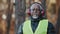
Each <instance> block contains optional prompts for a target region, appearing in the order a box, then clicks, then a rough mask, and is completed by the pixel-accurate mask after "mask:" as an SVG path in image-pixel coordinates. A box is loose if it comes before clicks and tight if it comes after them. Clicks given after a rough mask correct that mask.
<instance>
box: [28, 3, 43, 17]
mask: <svg viewBox="0 0 60 34" xmlns="http://www.w3.org/2000/svg"><path fill="white" fill-rule="evenodd" d="M35 3H37V2H35ZM35 3H33V4H35ZM33 4H31V6H32V5H33ZM37 4H39V5H40V7H41V9H40V10H41V12H40V13H41V15H42V16H44V10H43V8H42V5H41V4H40V3H37ZM31 6H30V7H31ZM28 15H31V9H30V8H29V12H28Z"/></svg>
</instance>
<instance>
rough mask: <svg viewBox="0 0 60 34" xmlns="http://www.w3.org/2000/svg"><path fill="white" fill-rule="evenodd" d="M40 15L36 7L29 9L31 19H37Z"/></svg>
mask: <svg viewBox="0 0 60 34" xmlns="http://www.w3.org/2000/svg"><path fill="white" fill-rule="evenodd" d="M39 15H40V8H39V7H38V6H37V5H34V6H33V8H32V9H31V16H32V17H33V18H38V16H39Z"/></svg>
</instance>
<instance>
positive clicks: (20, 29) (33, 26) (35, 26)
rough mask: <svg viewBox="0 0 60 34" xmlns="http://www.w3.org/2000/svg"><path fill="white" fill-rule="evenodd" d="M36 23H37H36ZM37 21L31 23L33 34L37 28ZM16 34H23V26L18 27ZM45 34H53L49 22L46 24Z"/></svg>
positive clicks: (52, 27) (52, 28) (51, 25)
mask: <svg viewBox="0 0 60 34" xmlns="http://www.w3.org/2000/svg"><path fill="white" fill-rule="evenodd" d="M36 22H37V23H36ZM38 24H39V23H38V21H31V27H32V30H33V32H35V30H36V28H37V26H38ZM17 34H23V24H22V25H20V27H19V29H18V32H17ZM47 34H55V29H54V26H53V24H51V23H50V22H48V30H47Z"/></svg>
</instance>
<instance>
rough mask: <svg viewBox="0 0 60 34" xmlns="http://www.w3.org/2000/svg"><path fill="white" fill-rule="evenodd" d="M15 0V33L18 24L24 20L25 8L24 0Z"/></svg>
mask: <svg viewBox="0 0 60 34" xmlns="http://www.w3.org/2000/svg"><path fill="white" fill-rule="evenodd" d="M15 1H16V2H15V3H16V9H15V14H16V25H15V28H16V29H15V30H16V34H17V31H18V28H19V26H20V25H21V24H22V23H23V22H24V20H25V9H26V0H15Z"/></svg>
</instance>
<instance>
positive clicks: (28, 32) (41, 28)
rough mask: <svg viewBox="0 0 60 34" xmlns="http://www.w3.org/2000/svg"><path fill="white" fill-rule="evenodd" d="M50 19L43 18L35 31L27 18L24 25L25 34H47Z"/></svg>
mask: <svg viewBox="0 0 60 34" xmlns="http://www.w3.org/2000/svg"><path fill="white" fill-rule="evenodd" d="M47 27H48V20H46V19H44V20H41V21H40V22H39V24H38V27H37V28H36V30H35V32H34V33H33V31H32V28H31V21H30V20H27V21H25V22H24V25H23V34H47Z"/></svg>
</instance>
